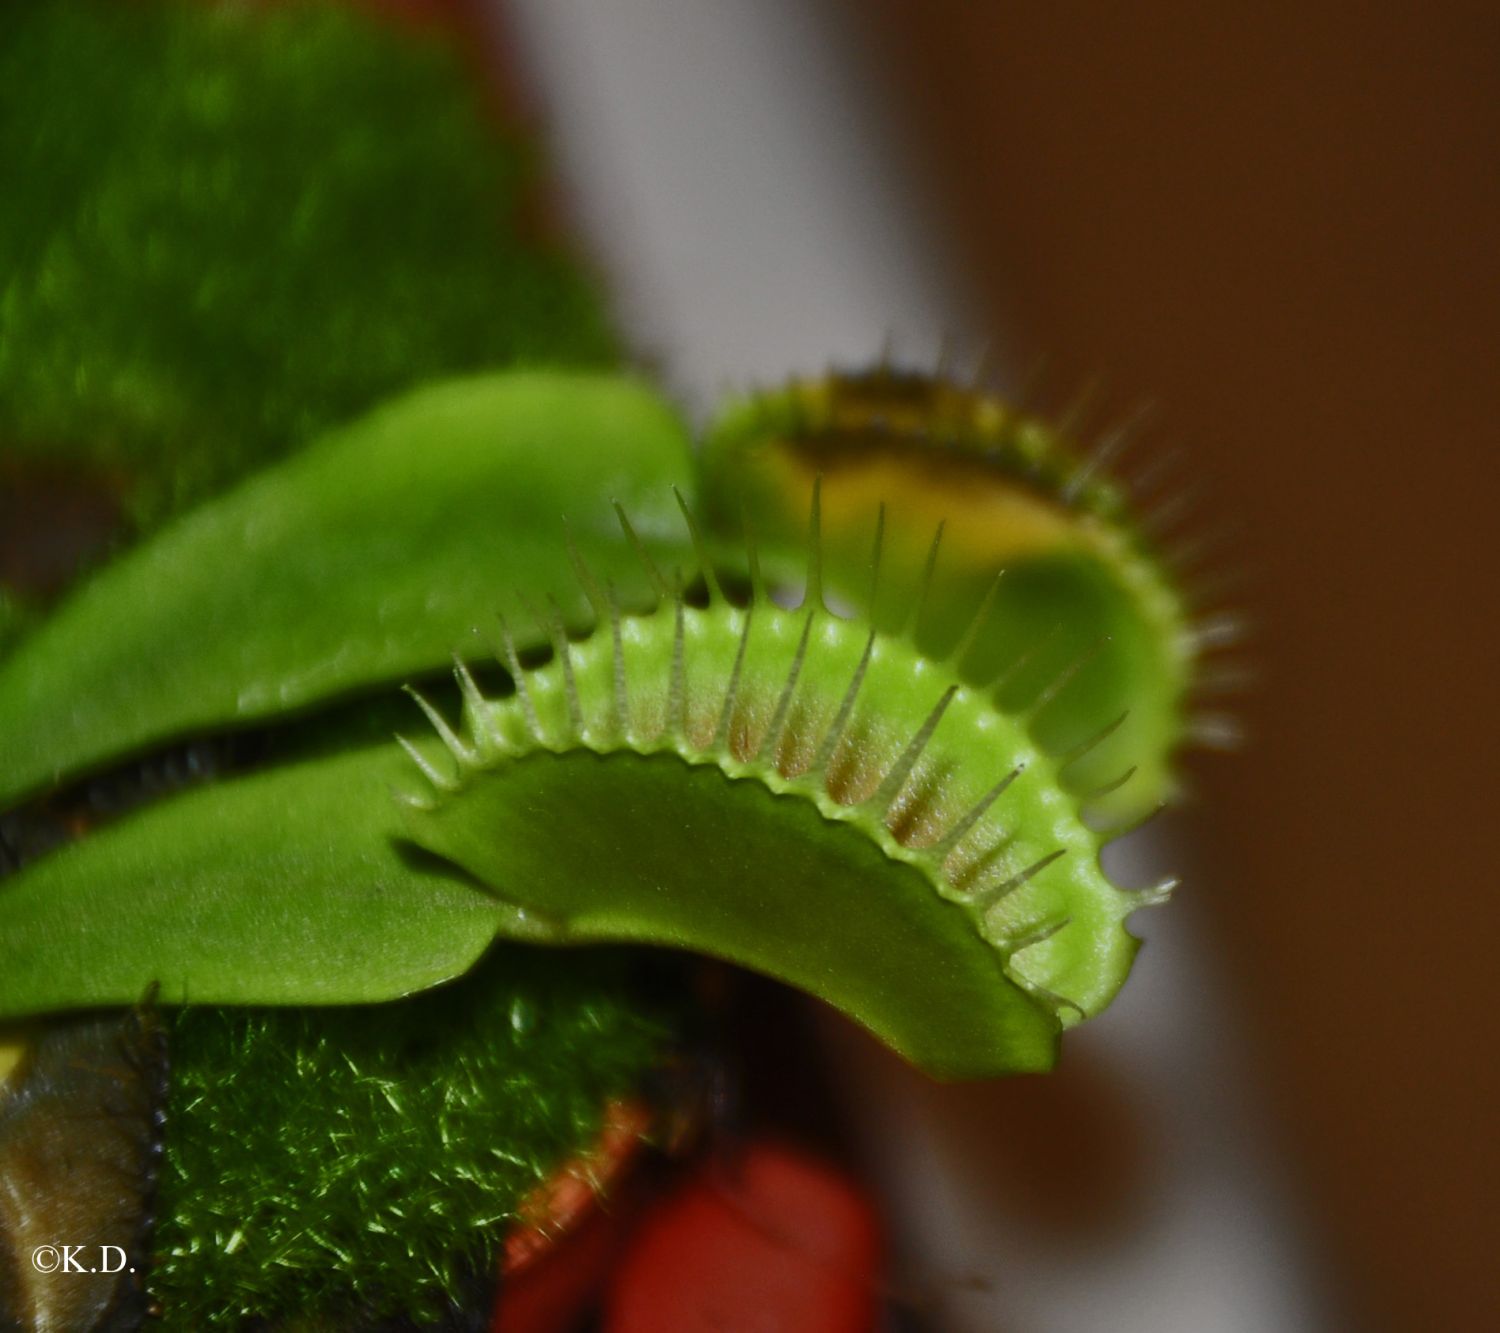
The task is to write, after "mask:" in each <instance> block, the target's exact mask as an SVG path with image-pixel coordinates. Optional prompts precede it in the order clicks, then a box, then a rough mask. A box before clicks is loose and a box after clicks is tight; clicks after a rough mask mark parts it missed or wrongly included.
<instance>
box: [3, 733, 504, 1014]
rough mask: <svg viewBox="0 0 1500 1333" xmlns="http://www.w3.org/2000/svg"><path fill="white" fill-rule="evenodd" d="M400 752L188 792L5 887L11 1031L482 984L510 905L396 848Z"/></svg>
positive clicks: (370, 753) (362, 754)
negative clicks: (133, 1009) (81, 1016)
mask: <svg viewBox="0 0 1500 1333" xmlns="http://www.w3.org/2000/svg"><path fill="white" fill-rule="evenodd" d="M408 765H409V761H408V760H407V759H406V757H405V755H404V754H403V753H402V752H401V751H400V750H398V749H396V748H395V747H394V746H378V747H374V748H367V749H362V750H356V751H354V752H352V753H348V754H341V755H338V756H335V757H333V758H331V759H321V760H317V761H313V762H309V763H304V764H298V765H293V766H290V767H287V768H282V769H274V770H270V771H268V772H265V773H261V774H255V775H252V776H249V777H246V778H242V779H239V780H238V781H233V782H225V783H220V784H217V785H215V786H211V787H207V788H203V789H200V790H198V791H194V792H189V793H187V794H186V795H183V796H180V797H178V798H176V799H174V800H169V801H166V802H164V803H162V804H160V805H157V806H153V807H151V808H149V809H147V810H144V811H142V812H140V813H138V814H136V815H134V816H132V817H131V818H129V819H126V820H123V821H122V822H120V823H119V824H117V825H115V826H113V827H110V828H105V829H101V830H99V831H97V832H95V833H93V834H91V835H90V836H89V837H87V838H84V839H83V840H81V841H79V842H77V843H74V844H72V845H70V846H68V847H65V848H62V849H61V850H59V851H56V852H53V853H52V854H50V855H48V856H46V857H43V858H42V859H41V860H39V861H37V862H35V863H34V864H32V865H31V866H29V867H28V868H27V869H25V870H24V871H22V872H21V873H19V874H18V875H16V876H14V877H13V878H11V879H9V880H7V881H6V882H5V883H4V884H3V885H0V1016H3V1017H14V1016H18V1015H23V1014H33V1013H45V1012H51V1011H53V1010H62V1009H76V1008H84V1007H92V1006H96V1005H106V1004H131V1003H134V1002H136V1001H137V1000H139V999H140V998H141V996H142V995H144V994H145V993H146V990H147V988H148V987H150V986H152V985H159V986H160V999H161V1000H162V1001H163V1002H165V1003H171V1004H180V1003H187V1002H194V1003H226V1004H280V1003H287V1004H292V1003H295V1004H353V1003H366V1002H372V1001H378V1000H389V999H394V998H396V997H398V996H402V995H407V994H411V993H412V992H415V991H418V990H422V989H425V988H427V987H429V986H434V985H437V984H438V983H439V982H443V981H447V980H449V979H451V978H453V977H456V976H459V975H461V974H462V973H463V972H465V971H467V970H468V969H469V968H470V967H471V966H472V965H473V964H474V962H475V961H476V960H477V959H478V958H479V956H480V955H481V954H482V953H483V951H484V950H485V948H486V947H487V946H488V945H489V943H490V941H491V940H492V939H493V937H494V935H495V931H496V929H497V927H498V926H499V925H500V923H501V921H502V918H503V917H504V916H505V915H506V909H505V907H504V906H503V905H502V904H500V903H498V902H497V901H496V900H495V899H494V898H492V897H490V896H489V895H488V894H486V893H485V892H484V891H483V890H482V889H479V888H477V887H475V886H474V885H473V884H472V883H471V882H469V881H468V880H466V879H465V878H464V877H463V876H462V875H459V874H457V873H455V872H453V871H451V870H450V869H448V868H447V867H445V866H443V865H441V864H440V863H438V862H436V861H435V860H433V858H431V857H427V856H423V855H421V854H419V853H418V854H413V852H412V850H411V849H407V850H405V851H403V849H402V847H401V846H400V845H399V844H398V841H397V839H398V838H399V836H400V833H401V821H400V817H399V815H398V813H397V811H396V808H395V806H394V803H393V802H392V801H391V799H390V787H391V785H392V784H394V783H397V782H405V781H408V780H409V779H408V776H407V775H408V773H409V767H408Z"/></svg>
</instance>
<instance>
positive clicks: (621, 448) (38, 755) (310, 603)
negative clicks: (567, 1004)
mask: <svg viewBox="0 0 1500 1333" xmlns="http://www.w3.org/2000/svg"><path fill="white" fill-rule="evenodd" d="M688 470H689V445H688V442H687V439H686V437H685V434H684V431H683V427H682V425H681V423H680V422H679V420H678V418H677V416H676V415H675V414H674V412H673V411H672V409H671V408H670V407H669V406H668V405H667V404H666V403H664V402H663V400H662V399H661V398H660V397H659V396H657V395H656V394H655V393H653V392H652V391H651V390H649V389H647V388H646V387H644V386H643V385H641V384H639V383H637V382H635V381H632V380H629V379H626V378H623V377H619V376H611V375H594V374H584V373H568V372H542V371H535V372H513V373H510V374H497V375H487V376H480V377H476V378H473V379H464V380H456V381H451V382H448V383H444V384H440V385H437V386H434V387H429V388H424V389H421V390H418V391H417V392H415V393H412V394H410V395H408V396H406V397H403V398H400V399H398V400H396V401H395V402H392V403H389V404H387V405H385V406H383V407H381V408H379V409H378V410H377V411H375V412H373V413H371V414H370V415H369V416H367V417H364V418H363V419H361V420H360V421H357V422H355V423H354V424H352V425H350V426H347V427H345V428H343V429H341V430H339V431H337V432H334V433H333V434H331V435H329V436H327V437H325V438H324V439H322V440H321V441H319V442H318V443H316V444H314V445H313V446H311V447H309V448H308V449H307V450H306V451H305V452H304V453H302V454H299V455H297V456H296V457H294V458H292V459H290V460H288V461H286V462H283V463H281V464H279V465H278V466H276V467H274V468H272V469H270V470H269V471H267V472H264V473H261V474H260V475H258V476H256V477H254V478H252V479H250V480H249V481H247V482H245V483H244V484H242V485H241V486H240V487H238V488H237V489H236V490H234V491H231V492H230V493H229V494H227V495H225V496H223V497H221V498H219V499H217V500H214V501H211V502H209V503H208V504H207V505H205V506H203V507H202V508H200V509H198V510H196V511H194V512H193V513H191V514H189V515H187V516H185V517H184V518H182V519H180V520H178V521H177V522H176V523H174V524H172V525H171V526H169V527H167V528H164V529H162V530H161V531H160V532H159V533H158V534H157V535H156V536H154V537H153V538H152V539H151V540H150V541H148V542H146V543H145V544H143V545H141V546H139V547H137V548H136V549H135V550H133V551H131V552H129V553H128V554H127V555H126V556H124V557H123V558H122V559H120V560H119V561H117V562H116V563H115V564H113V565H111V566H110V567H108V568H107V569H105V570H104V571H102V572H101V573H100V574H99V575H98V576H97V577H95V578H94V579H93V580H92V581H91V582H90V583H88V584H87V585H86V586H85V587H83V588H82V589H80V590H79V591H78V592H77V593H75V594H74V595H73V596H72V597H71V598H70V599H69V600H67V601H66V602H64V603H63V604H62V605H61V606H60V607H59V608H58V609H57V610H56V611H55V612H54V613H53V615H52V616H51V617H50V618H49V619H48V620H47V621H45V622H44V623H43V624H41V625H40V626H38V627H37V629H36V630H35V631H34V632H33V633H32V634H31V635H30V636H29V637H28V638H26V639H25V640H24V642H22V643H21V644H20V646H19V647H18V648H17V649H16V651H15V652H14V653H13V654H11V655H10V656H9V657H7V658H6V659H5V660H4V662H3V664H0V756H3V771H0V807H3V806H5V805H7V804H10V803H12V802H14V801H15V800H16V799H17V798H19V797H21V796H24V795H26V794H27V793H29V792H32V791H35V790H37V789H39V788H43V787H45V786H47V785H49V784H52V783H56V782H58V781H60V780H62V779H64V778H67V777H70V776H74V775H77V774H79V773H81V772H85V771H88V770H91V769H95V768H98V767H99V766H101V765H103V764H105V763H107V762H108V761H110V760H112V759H116V758H118V757H120V756H123V755H126V754H129V753H132V752H134V751H138V750H141V749H143V748H145V747H148V746H152V745H159V744H161V743H163V742H164V741H166V740H168V739H170V738H172V737H176V736H181V735H184V734H188V733H193V732H201V731H208V730H216V729H222V728H226V727H231V726H235V725H243V724H245V723H249V722H254V721H256V720H259V719H265V718H270V717H275V716H277V715H280V714H283V713H288V712H291V711H294V710H298V709H304V708H306V707H308V706H310V705H313V704H316V703H320V702H322V701H324V700H327V699H330V698H333V697H335V696H339V695H342V694H345V693H347V692H349V691H353V690H357V689H361V688H365V687H369V686H372V685H377V684H380V683H384V682H390V681H393V680H399V679H403V678H409V677H411V676H413V675H418V674H422V673H426V672H429V671H431V670H432V669H433V668H434V667H437V666H440V665H442V664H443V663H444V662H446V661H447V660H448V659H449V657H450V655H451V654H452V653H454V652H455V651H457V652H460V653H463V654H466V655H470V656H472V655H474V653H475V652H476V651H485V652H487V651H488V649H487V646H486V645H485V644H484V642H483V641H482V640H481V641H480V642H479V644H477V645H476V642H475V638H474V634H473V630H474V627H475V626H480V627H485V626H487V625H492V624H493V618H494V613H495V611H497V610H499V611H502V612H504V613H505V614H507V615H508V616H509V618H510V620H511V621H512V623H513V625H514V626H515V629H516V633H517V635H518V637H519V638H520V641H521V646H522V647H523V648H524V647H525V646H527V645H529V644H532V643H535V642H539V641H541V640H542V639H543V637H544V634H545V631H544V630H543V629H542V628H540V627H539V626H538V625H536V623H535V620H534V617H532V616H531V615H530V614H529V613H528V611H527V609H526V608H527V605H528V604H541V605H543V606H545V604H546V599H547V598H548V597H549V596H552V597H556V598H557V599H558V600H559V602H560V605H561V608H562V613H563V618H564V619H565V620H566V621H568V622H569V623H570V624H573V625H577V624H580V623H583V622H585V621H586V619H587V615H586V610H587V602H586V599H585V598H584V597H583V595H582V594H581V593H580V591H579V588H578V583H577V580H576V578H575V575H574V572H573V563H572V560H571V558H570V553H569V549H568V545H567V543H566V542H564V541H563V540H562V539H561V538H562V536H563V525H562V519H563V517H564V516H566V518H567V519H568V521H569V525H570V530H571V533H572V537H573V540H574V542H575V544H576V547H577V550H578V553H579V554H580V555H582V556H583V557H584V558H585V559H586V560H587V561H588V562H589V564H590V565H591V566H592V567H593V569H594V571H595V573H596V574H597V576H598V577H599V578H600V579H604V580H609V581H611V582H614V583H617V584H618V585H619V594H620V597H621V600H622V601H623V602H624V603H625V604H626V605H630V604H631V603H632V602H638V601H640V600H641V598H642V597H643V596H644V595H645V592H646V591H647V590H649V583H648V581H647V580H646V578H645V576H644V574H643V573H642V571H641V568H640V565H639V563H638V562H637V561H636V559H635V557H634V555H633V553H632V552H631V549H630V545H629V544H628V543H627V542H625V541H624V540H623V539H622V537H621V533H620V528H619V524H618V521H617V518H616V514H615V512H614V510H613V509H612V507H611V501H612V500H614V499H619V500H620V501H621V502H623V503H624V504H626V505H628V506H629V507H630V508H631V510H632V512H633V513H634V514H635V516H636V523H637V527H638V528H639V530H640V532H641V534H642V537H643V539H644V540H646V542H647V544H648V545H652V546H653V547H654V548H655V549H657V550H658V551H659V552H661V551H662V550H663V547H662V545H661V542H662V541H663V540H665V541H667V543H668V548H667V549H666V551H665V554H666V556H667V557H668V558H675V556H676V554H678V553H680V550H681V548H682V547H683V546H684V540H683V537H682V535H681V527H680V521H679V519H678V516H677V508H676V504H675V502H674V500H673V497H672V494H671V490H670V487H671V485H672V484H674V483H675V484H678V485H684V484H685V483H686V481H687V473H688ZM664 534H670V536H669V537H667V536H664Z"/></svg>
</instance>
